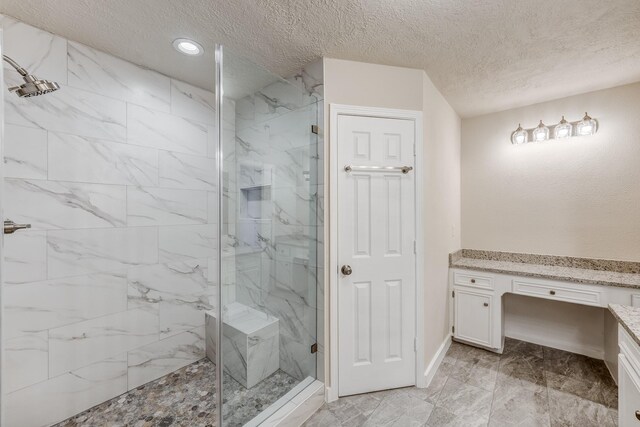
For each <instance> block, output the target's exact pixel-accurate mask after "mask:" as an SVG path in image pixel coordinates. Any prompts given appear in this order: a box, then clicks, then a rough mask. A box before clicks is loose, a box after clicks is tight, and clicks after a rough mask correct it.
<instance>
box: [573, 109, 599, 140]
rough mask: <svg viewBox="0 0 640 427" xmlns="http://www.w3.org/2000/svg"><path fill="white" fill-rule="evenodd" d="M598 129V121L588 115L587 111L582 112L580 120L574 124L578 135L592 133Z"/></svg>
mask: <svg viewBox="0 0 640 427" xmlns="http://www.w3.org/2000/svg"><path fill="white" fill-rule="evenodd" d="M597 130H598V122H596V121H595V119H592V118H591V117H589V115H588V114H587V113H584V117H583V118H582V120H580V121H579V122H578V124H577V125H576V132H577V134H578V135H582V136H584V135H593V134H594V133H596V131H597Z"/></svg>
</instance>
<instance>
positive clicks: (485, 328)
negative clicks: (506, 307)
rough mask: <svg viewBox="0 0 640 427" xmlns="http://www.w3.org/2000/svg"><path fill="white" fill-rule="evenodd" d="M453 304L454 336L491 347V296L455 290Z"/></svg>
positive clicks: (460, 289) (465, 290)
mask: <svg viewBox="0 0 640 427" xmlns="http://www.w3.org/2000/svg"><path fill="white" fill-rule="evenodd" d="M454 304H455V307H454V311H455V316H454V327H455V332H454V336H455V337H456V338H458V339H461V340H464V341H469V342H472V343H476V344H481V345H484V346H487V347H491V317H492V316H491V310H492V309H493V307H492V306H493V304H492V295H491V294H488V293H482V292H477V291H474V290H470V289H465V288H455V297H454Z"/></svg>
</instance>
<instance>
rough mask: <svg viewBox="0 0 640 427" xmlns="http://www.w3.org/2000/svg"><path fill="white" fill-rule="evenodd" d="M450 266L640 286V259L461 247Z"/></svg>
mask: <svg viewBox="0 0 640 427" xmlns="http://www.w3.org/2000/svg"><path fill="white" fill-rule="evenodd" d="M449 267H451V268H462V269H467V270H481V271H490V272H493V273H502V274H516V275H520V276H528V277H538V278H542V279H551V280H564V281H569V282H576V283H587V284H593V285H603V286H617V287H623V288H637V289H640V262H633V261H614V260H603V259H589V258H573V257H564V256H551V255H534V254H519V253H512V252H493V251H479V250H473V249H462V250H460V251H458V252H455V253H452V254H450V255H449Z"/></svg>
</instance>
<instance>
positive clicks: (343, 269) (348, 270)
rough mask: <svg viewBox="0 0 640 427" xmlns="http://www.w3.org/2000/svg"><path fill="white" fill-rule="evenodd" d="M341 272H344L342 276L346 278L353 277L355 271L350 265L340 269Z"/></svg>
mask: <svg viewBox="0 0 640 427" xmlns="http://www.w3.org/2000/svg"><path fill="white" fill-rule="evenodd" d="M340 271H341V272H342V274H344V275H345V276H349V275H351V273H352V272H353V270H352V269H351V266H350V265H343V266H342V268H341V269H340Z"/></svg>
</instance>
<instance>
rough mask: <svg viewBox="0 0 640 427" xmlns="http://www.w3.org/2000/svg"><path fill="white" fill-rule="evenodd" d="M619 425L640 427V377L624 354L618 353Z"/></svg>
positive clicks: (621, 426) (622, 426)
mask: <svg viewBox="0 0 640 427" xmlns="http://www.w3.org/2000/svg"><path fill="white" fill-rule="evenodd" d="M618 396H619V397H618V399H619V401H618V425H619V426H620V427H640V377H639V376H638V374H637V373H636V371H635V370H634V369H633V367H632V366H631V364H630V363H629V361H628V360H627V357H626V356H625V355H624V354H620V355H618Z"/></svg>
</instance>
